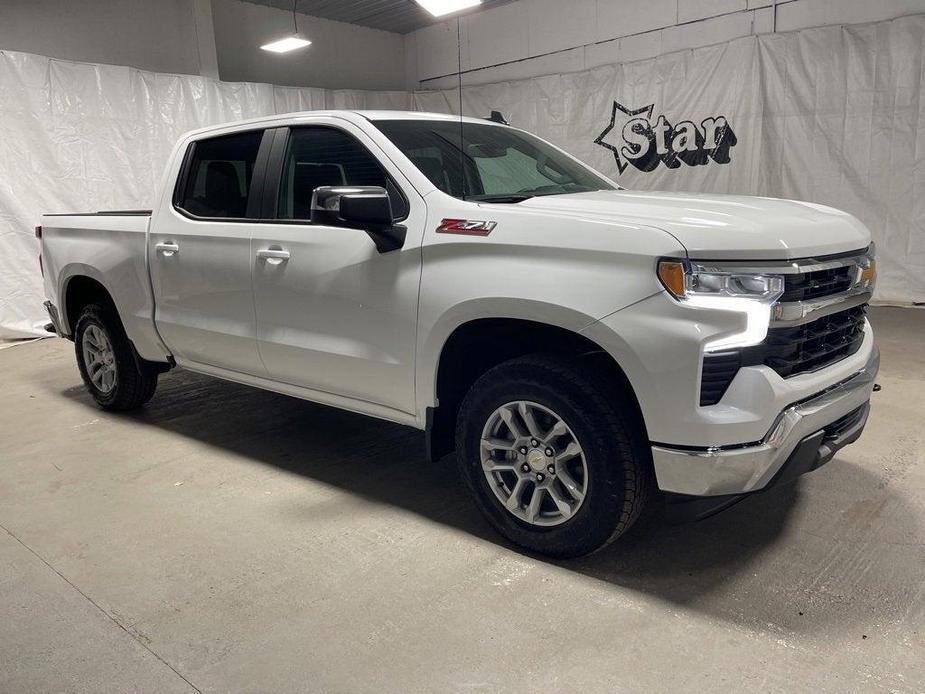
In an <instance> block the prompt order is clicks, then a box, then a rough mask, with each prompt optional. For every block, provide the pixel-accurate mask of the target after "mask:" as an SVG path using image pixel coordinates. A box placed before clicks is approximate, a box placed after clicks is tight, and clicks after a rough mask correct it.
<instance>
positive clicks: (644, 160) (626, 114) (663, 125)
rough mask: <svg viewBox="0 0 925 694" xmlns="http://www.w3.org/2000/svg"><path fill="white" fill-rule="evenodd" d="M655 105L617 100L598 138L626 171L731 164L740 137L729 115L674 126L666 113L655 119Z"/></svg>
mask: <svg viewBox="0 0 925 694" xmlns="http://www.w3.org/2000/svg"><path fill="white" fill-rule="evenodd" d="M654 108H655V104H649V105H648V106H644V107H643V108H639V109H628V108H626V107H625V106H623V105H622V104H620V103H618V102H616V101H614V102H613V111H612V112H611V115H610V124H609V125H608V126H607V127H606V128H604V132H602V133H601V134H600V135H598V136H597V138H596V139H595V140H594V142H595V144H598V145H600V146H601V147H606V148H607V149H609V150H610V151H611V152H613V158H614V161H616V163H617V169H619V171H620V173H621V174H622V173H623V172H624V171H626V168H627V167H628V166H629V165H630V164H632V165H633V166H635V167H636V168H637V169H639V170H640V171H654V170H655V168H656V167H657V166H658V164H659V162H662V163H663V164H664V165H665V166H667V167H668V168H669V169H677V168H678V167H679V166H681V162H684V163H685V164H687V165H688V166H703V165H705V164H709V163H710V162H711V161H712V162H715V163H717V164H728V163H729V161H730V157H729V150H730V149H731V148H733V147H735V145H736V143H737V142H738V139H737V138H736V134H735V132H734V131H733V130H732V126H731V125H730V124H729V121H728V120H727V119H726V117H725V116H715V117H711V118H705V119H704V120H703V121H701V123H700V125H697V124H696V123H694V122H693V121H689V120H684V121H681V122H680V123H678V124H677V125H672V124H671V123H670V122H669V121H668V119H667V118H665V116H664V115H660V116H659V117H658V118H657V119H656V120H655V122H654V123H653V122H652V111H653V109H654Z"/></svg>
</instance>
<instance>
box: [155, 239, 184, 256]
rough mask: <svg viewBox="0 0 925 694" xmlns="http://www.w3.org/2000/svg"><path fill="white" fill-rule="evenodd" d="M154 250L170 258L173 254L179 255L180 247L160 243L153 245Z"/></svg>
mask: <svg viewBox="0 0 925 694" xmlns="http://www.w3.org/2000/svg"><path fill="white" fill-rule="evenodd" d="M154 250H156V251H159V252H160V253H163V254H164V255H165V256H167V257H170V256H172V255H173V254H174V253H179V252H180V247H179V246H178V245H177V244H175V243H165V242H161V243H156V244H154Z"/></svg>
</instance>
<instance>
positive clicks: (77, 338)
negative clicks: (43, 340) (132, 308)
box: [74, 304, 157, 410]
mask: <svg viewBox="0 0 925 694" xmlns="http://www.w3.org/2000/svg"><path fill="white" fill-rule="evenodd" d="M74 347H75V349H76V352H77V366H78V368H79V369H80V375H81V378H83V382H84V385H85V386H86V387H87V390H88V391H89V392H90V395H92V396H93V399H94V400H96V402H97V403H98V404H99V405H100V407H102V408H103V409H106V410H130V409H134V408H136V407H140V406H141V405H143V404H144V403H146V402H148V400H150V399H151V398H152V397H153V396H154V391H155V389H156V388H157V372H156V371H155V370H153V369H151V368H150V367H148V366H146V365H145V364H144V362H143V361H142V360H141V359H140V358H138V355H137V354H136V353H135V348H134V347H133V346H132V343H131V342H130V341H129V339H128V337H127V336H126V334H125V330H124V328H123V327H122V321H120V320H119V316H118V314H117V313H116V311H115V309H114V308H112V307H111V306H108V305H106V304H88V305H87V306H85V307H84V309H83V311H81V313H80V317H79V318H78V319H77V329H76V330H75V331H74Z"/></svg>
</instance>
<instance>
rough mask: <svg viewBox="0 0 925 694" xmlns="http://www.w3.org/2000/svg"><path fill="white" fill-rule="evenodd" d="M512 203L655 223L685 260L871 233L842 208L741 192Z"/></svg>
mask: <svg viewBox="0 0 925 694" xmlns="http://www.w3.org/2000/svg"><path fill="white" fill-rule="evenodd" d="M518 207H522V208H530V209H536V210H543V211H547V212H553V213H561V214H562V215H564V216H570V217H578V218H582V217H584V218H588V219H596V220H600V219H607V220H613V221H621V222H632V223H635V224H641V225H645V226H650V227H657V228H659V229H662V230H663V231H665V232H667V233H669V234H671V235H672V236H674V237H675V238H676V239H677V240H678V241H679V242H680V243H681V245H683V246H684V248H685V249H687V252H688V254H689V255H690V256H691V257H692V258H704V259H717V260H721V259H727V260H762V259H773V260H779V259H788V260H789V259H795V258H808V257H815V256H822V255H831V254H834V253H841V252H844V251H853V250H858V249H861V248H866V247H867V245H868V244H869V243H870V232H869V231H868V230H867V227H865V226H864V225H863V224H862V223H861V222H860V221H858V220H857V219H856V218H854V217H853V216H851V215H850V214H848V213H846V212H842V211H840V210H836V209H833V208H831V207H825V206H824V205H817V204H814V203H810V202H798V201H795V200H780V199H777V198H759V197H749V196H744V195H712V194H706V195H703V194H693V193H655V192H653V193H649V192H640V191H630V190H600V191H593V192H589V193H571V194H568V195H548V196H539V197H535V198H530V199H529V200H525V201H524V202H522V203H519V204H518Z"/></svg>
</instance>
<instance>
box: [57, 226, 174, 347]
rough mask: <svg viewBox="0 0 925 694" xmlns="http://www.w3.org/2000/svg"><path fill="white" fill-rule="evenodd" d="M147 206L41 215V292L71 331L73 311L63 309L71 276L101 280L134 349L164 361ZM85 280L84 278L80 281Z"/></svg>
mask: <svg viewBox="0 0 925 694" xmlns="http://www.w3.org/2000/svg"><path fill="white" fill-rule="evenodd" d="M150 221H151V210H103V211H99V212H76V213H73V212H72V213H57V214H46V215H43V216H42V263H43V267H44V274H45V293H46V296H48V297H54V301H53V302H52V303H53V304H54V305H55V306H56V307H57V310H58V315H59V317H60V319H61V328H62V331H63V332H64V333H65V334H66V335H72V334H73V332H74V326H75V323H76V321H77V318H78V316H76V315H70V312H69V310H68V308H69V307H68V286H69V283H70V280H71V278H72V277H83V278H90V279H91V280H93V281H96V282H98V283H99V284H101V285H103V287H104V288H105V289H106V291H107V292H108V293H109V295H110V296H111V297H112V298H113V301H114V302H115V303H116V308H117V309H118V311H119V315H120V317H121V318H122V323H123V325H124V327H125V332H126V333H127V334H128V336H129V339H131V340H132V342H133V343H134V344H135V348H136V350H137V351H138V353H139V354H140V355H141V356H142V357H144V358H145V359H149V360H151V361H163V360H164V358H165V354H166V352H165V348H164V347H163V345H162V344H161V342H160V339H159V338H158V337H157V332H156V330H155V328H154V301H153V297H152V295H151V282H150V279H149V277H148V267H147V232H148V225H149V224H150ZM81 281H86V280H81Z"/></svg>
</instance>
